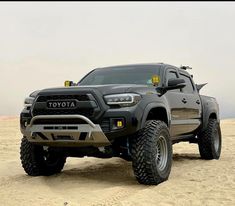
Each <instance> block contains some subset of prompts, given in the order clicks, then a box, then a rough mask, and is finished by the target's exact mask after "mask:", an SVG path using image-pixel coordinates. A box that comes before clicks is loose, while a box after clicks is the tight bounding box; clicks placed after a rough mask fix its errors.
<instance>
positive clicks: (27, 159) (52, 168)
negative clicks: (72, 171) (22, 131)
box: [20, 137, 66, 176]
mask: <svg viewBox="0 0 235 206" xmlns="http://www.w3.org/2000/svg"><path fill="white" fill-rule="evenodd" d="M49 155H50V157H49V158H50V160H49V158H48V159H45V151H44V150H43V146H40V145H35V144H32V143H31V142H29V141H28V140H27V139H26V137H23V138H22V140H21V147H20V159H21V164H22V166H23V168H24V170H25V172H26V173H27V174H28V175H30V176H40V175H43V176H49V175H53V174H56V173H59V172H61V170H62V169H63V167H64V164H65V162H66V157H64V156H62V155H61V154H56V153H52V152H50V153H49Z"/></svg>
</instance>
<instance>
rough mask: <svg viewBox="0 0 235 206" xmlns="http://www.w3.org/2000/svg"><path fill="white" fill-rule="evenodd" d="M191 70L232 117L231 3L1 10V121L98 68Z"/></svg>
mask: <svg viewBox="0 0 235 206" xmlns="http://www.w3.org/2000/svg"><path fill="white" fill-rule="evenodd" d="M149 62H164V63H168V64H172V65H176V66H180V65H181V64H183V65H190V66H192V67H193V70H192V71H191V73H192V74H193V75H194V81H195V82H196V83H205V82H208V85H207V86H205V88H203V89H202V93H203V94H206V95H211V96H214V97H216V98H217V100H218V102H219V104H220V111H221V117H223V118H224V117H235V92H234V88H235V79H234V78H235V3H233V2H231V3H228V2H227V3H216V2H215V3H209V2H207V3H203V2H199V3H198V2H197V3H196V2H195V3H190V2H189V3H182V2H180V3H172V2H168V3H156V2H151V3H149V2H148V3H143V2H142V3H130V2H129V3H118V2H114V3H95V2H90V3H78V2H70V3H63V2H61V3H53V2H49V3H46V2H45V3H43V2H38V3H26V2H23V3H22V2H21V3H16V2H12V3H6V2H5V3H0V100H1V101H0V115H18V114H19V113H20V111H21V109H22V107H23V100H24V98H25V97H26V96H27V95H28V94H29V93H30V92H32V91H34V90H37V89H43V88H47V87H56V86H63V82H64V80H67V79H69V80H75V81H78V80H79V79H80V78H81V77H82V76H83V75H84V74H86V73H88V72H89V71H90V70H91V69H93V68H96V67H103V66H110V65H117V64H129V63H149Z"/></svg>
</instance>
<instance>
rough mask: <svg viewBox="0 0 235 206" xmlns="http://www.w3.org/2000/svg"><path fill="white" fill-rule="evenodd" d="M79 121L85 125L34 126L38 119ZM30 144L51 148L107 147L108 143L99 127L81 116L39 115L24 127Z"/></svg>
mask: <svg viewBox="0 0 235 206" xmlns="http://www.w3.org/2000/svg"><path fill="white" fill-rule="evenodd" d="M70 118H73V119H81V120H83V121H85V122H86V123H87V124H34V122H35V121H36V120H39V119H70ZM24 136H26V137H27V139H28V140H29V141H30V142H34V143H37V144H41V145H49V146H50V145H51V146H65V145H66V146H96V147H101V146H108V145H110V142H109V140H108V138H107V137H106V136H105V134H104V133H103V131H102V129H101V127H100V125H98V124H94V123H93V122H92V121H91V120H90V119H88V118H87V117H85V116H83V115H39V116H35V117H33V118H32V119H31V121H30V123H29V124H28V125H27V126H26V129H25V131H24Z"/></svg>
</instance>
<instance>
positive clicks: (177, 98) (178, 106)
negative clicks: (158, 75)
mask: <svg viewBox="0 0 235 206" xmlns="http://www.w3.org/2000/svg"><path fill="white" fill-rule="evenodd" d="M172 78H179V74H178V72H177V70H176V69H175V68H173V67H168V68H167V69H166V73H165V85H168V80H169V79H172ZM165 96H166V98H167V101H168V104H169V108H170V111H171V126H170V134H171V136H172V137H175V136H179V135H182V134H184V133H186V132H187V131H188V130H187V127H185V125H184V123H185V120H186V118H187V115H186V111H185V104H184V103H183V102H182V100H183V99H184V98H185V95H184V93H183V91H182V90H181V89H174V90H170V91H168V92H167V93H166V94H165Z"/></svg>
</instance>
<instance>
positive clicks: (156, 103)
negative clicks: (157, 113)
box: [140, 102, 171, 129]
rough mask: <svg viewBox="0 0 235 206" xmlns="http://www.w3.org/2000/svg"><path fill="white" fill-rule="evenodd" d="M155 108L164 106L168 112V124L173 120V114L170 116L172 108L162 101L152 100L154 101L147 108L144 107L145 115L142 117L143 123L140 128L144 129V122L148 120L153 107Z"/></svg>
mask: <svg viewBox="0 0 235 206" xmlns="http://www.w3.org/2000/svg"><path fill="white" fill-rule="evenodd" d="M154 108H163V109H165V110H166V114H167V123H168V125H170V122H171V116H170V109H169V107H166V105H165V104H163V103H160V102H152V103H149V104H148V105H147V106H146V107H145V108H144V112H143V116H142V119H141V124H140V129H142V128H143V127H144V124H145V122H146V119H147V117H148V114H149V112H150V110H151V109H154Z"/></svg>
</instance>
